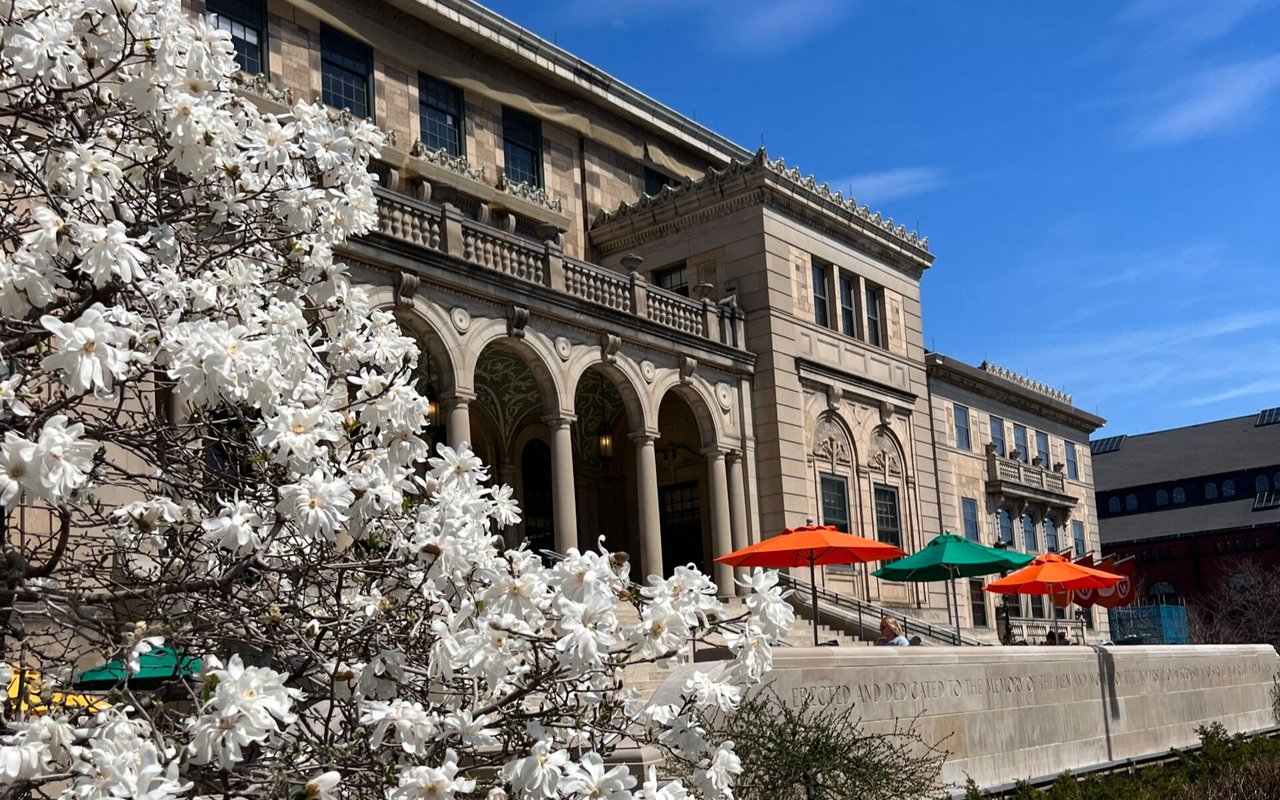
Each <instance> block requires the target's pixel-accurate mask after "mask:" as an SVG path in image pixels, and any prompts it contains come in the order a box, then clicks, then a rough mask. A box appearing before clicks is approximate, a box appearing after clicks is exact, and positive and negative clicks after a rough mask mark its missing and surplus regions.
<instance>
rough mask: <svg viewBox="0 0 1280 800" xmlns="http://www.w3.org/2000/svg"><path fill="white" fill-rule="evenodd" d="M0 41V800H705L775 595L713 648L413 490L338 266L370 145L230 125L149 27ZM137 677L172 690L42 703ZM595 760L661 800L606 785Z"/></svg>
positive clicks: (145, 2) (459, 471)
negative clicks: (23, 685)
mask: <svg viewBox="0 0 1280 800" xmlns="http://www.w3.org/2000/svg"><path fill="white" fill-rule="evenodd" d="M0 17H3V23H4V41H3V50H2V51H0V94H2V96H3V101H2V102H3V109H2V110H0V125H3V130H2V131H0V154H2V155H0V165H2V166H0V194H2V199H0V215H2V216H0V337H2V342H0V344H2V347H3V351H2V356H3V361H2V362H0V370H2V371H0V380H2V382H0V427H2V430H3V444H2V445H0V462H2V463H0V504H2V505H3V512H4V518H5V521H6V527H5V535H4V538H3V548H4V549H3V558H2V559H0V633H3V635H4V637H5V639H4V646H5V661H7V662H8V664H9V665H10V668H13V667H16V666H17V665H18V664H19V663H21V665H22V667H23V668H24V669H26V668H31V669H38V670H39V673H40V675H41V676H42V678H43V680H44V683H45V691H44V693H43V694H44V697H43V701H36V700H33V701H32V702H29V703H28V702H26V699H25V697H23V698H20V699H18V700H15V701H13V702H10V703H9V708H8V710H7V712H6V715H7V719H6V720H5V721H4V731H3V733H2V734H0V796H5V795H8V796H36V797H43V796H55V795H57V796H62V797H67V798H79V799H80V800H92V799H94V798H107V797H130V798H150V799H151V800H162V799H163V798H172V797H183V796H185V797H287V796H305V797H309V798H326V797H353V798H356V797H359V798H364V797H390V798H396V800H399V799H400V798H405V799H406V800H407V799H408V798H419V797H421V798H448V797H486V796H487V797H490V798H501V797H507V796H510V797H518V798H526V797H527V798H555V797H566V798H572V797H584V798H585V797H592V798H630V797H646V798H680V797H685V796H702V797H729V796H731V794H732V788H731V787H732V779H733V776H734V774H735V773H737V772H738V771H739V765H738V762H737V759H736V757H735V755H734V752H733V746H732V744H731V743H719V744H717V745H716V746H715V747H714V748H713V747H709V746H708V745H707V744H706V741H705V738H704V732H703V730H702V729H701V728H700V727H699V725H698V724H697V722H696V720H697V719H698V718H699V717H698V714H700V713H705V712H706V711H707V710H708V709H720V710H729V709H732V708H733V707H734V706H735V705H736V704H737V703H738V701H739V698H740V696H741V693H742V691H743V689H744V688H745V687H747V686H748V685H750V684H751V683H753V682H755V681H758V680H759V679H760V676H761V675H762V673H763V672H764V671H766V670H767V669H768V667H769V663H770V650H769V644H768V643H769V640H770V639H771V638H773V637H777V636H780V635H781V634H782V633H783V632H784V630H785V628H786V626H787V624H788V623H789V622H790V621H791V612H790V609H789V607H788V606H787V605H786V603H785V602H784V599H783V597H782V596H781V593H780V592H779V591H778V589H777V587H776V586H775V583H774V578H773V576H772V575H771V574H764V573H756V574H755V575H753V576H751V577H750V579H749V580H748V581H747V583H748V584H749V586H748V587H747V588H749V589H750V592H749V595H748V599H747V603H746V609H747V610H746V611H745V612H744V613H743V614H742V615H741V618H740V619H737V620H727V619H726V615H725V610H724V608H723V607H722V606H721V605H720V603H719V602H718V601H717V600H716V597H715V594H716V590H715V587H714V586H713V585H712V584H711V583H710V582H709V581H708V580H707V579H706V578H705V577H703V576H702V575H700V574H698V573H696V572H694V571H693V570H688V569H681V570H677V572H676V574H675V576H674V577H673V578H670V579H666V580H662V579H659V578H649V579H648V583H647V585H646V586H644V587H643V588H640V589H637V588H634V587H633V585H632V584H630V583H629V582H628V580H627V577H626V574H625V568H623V567H620V566H619V564H620V563H622V560H621V559H614V558H612V557H611V556H610V555H609V554H608V553H605V552H577V551H573V552H570V553H569V554H568V557H567V558H566V559H565V560H563V561H561V562H559V563H556V564H554V565H553V566H550V567H548V566H546V565H544V564H543V562H542V561H541V560H540V558H539V557H538V556H537V555H535V554H533V553H531V552H529V551H527V550H525V549H507V548H505V547H504V545H503V543H502V539H501V537H499V536H497V535H496V533H497V532H498V531H499V530H500V529H501V528H503V527H506V526H510V525H512V524H514V523H515V522H516V521H517V518H518V509H517V507H516V504H515V503H514V502H513V500H512V496H511V491H510V490H509V489H507V488H506V487H495V486H491V485H490V484H489V482H488V475H487V473H486V471H485V468H484V467H483V466H482V465H481V463H480V462H479V461H478V460H477V459H476V458H475V457H474V456H473V455H472V454H471V453H470V452H468V451H467V450H466V448H462V449H461V450H458V451H454V450H451V449H449V448H445V447H440V448H438V450H437V452H436V454H435V456H434V457H431V456H432V454H431V453H429V452H428V446H427V444H426V442H425V441H424V439H423V438H422V436H423V430H424V427H425V423H426V420H425V414H426V408H427V401H426V399H425V398H424V396H423V395H422V394H421V393H420V392H419V391H418V390H417V388H416V384H415V379H414V375H415V368H416V362H417V359H418V358H419V355H418V352H417V349H416V347H415V344H414V342H413V340H412V339H410V338H408V337H406V336H405V335H403V334H402V333H401V331H400V330H399V329H398V327H397V325H396V323H395V321H394V318H393V316H392V315H391V314H390V313H389V312H386V311H381V310H376V309H374V308H372V307H371V305H370V302H369V299H368V298H367V297H366V295H365V294H364V293H363V292H362V291H361V290H360V289H358V288H356V287H353V286H352V285H351V284H350V283H349V282H348V281H347V279H346V278H345V276H344V272H343V268H342V265H341V264H340V263H339V262H337V261H335V259H334V255H333V248H334V247H335V246H336V245H338V244H339V243H340V242H341V241H342V240H343V239H344V238H345V237H348V236H352V235H358V234H361V233H364V232H366V231H368V230H370V229H371V228H372V227H373V225H374V223H375V211H376V210H375V203H374V196H373V192H372V186H373V179H372V178H371V176H370V175H369V174H368V172H367V170H366V166H367V162H368V159H369V158H370V156H371V155H374V154H375V153H376V149H377V147H378V145H379V143H380V141H381V138H382V137H381V135H380V134H379V133H378V132H377V131H376V130H375V129H374V128H373V127H371V126H370V125H368V124H366V123H364V122H361V121H351V120H344V119H341V118H338V117H335V116H334V115H331V114H329V113H327V112H326V111H325V109H323V108H320V107H317V106H311V105H308V104H306V103H299V104H297V105H296V106H294V107H293V108H291V109H289V111H288V113H287V114H284V115H272V114H267V113H262V112H260V111H259V110H257V108H256V107H255V106H254V105H253V104H252V103H250V102H249V101H247V100H245V99H243V98H241V97H239V96H238V95H237V94H236V93H235V91H234V90H233V85H232V75H233V73H234V71H235V61H234V58H233V51H232V48H231V44H230V41H229V39H228V38H227V37H226V36H225V34H222V33H220V32H218V31H215V30H212V29H210V28H209V27H208V26H207V25H206V24H204V23H203V22H202V21H201V20H198V19H197V20H192V19H189V18H188V17H187V16H186V15H185V14H184V12H183V11H182V9H181V8H180V6H179V3H178V2H177V0H172V2H161V1H160V0H56V1H55V0H6V1H5V2H0ZM624 605H630V606H633V607H634V608H635V611H634V612H633V613H631V614H628V615H623V619H632V620H638V621H637V622H634V623H633V624H626V623H624V622H622V621H620V618H619V611H620V610H621V607H622V606H624ZM730 622H733V623H735V624H734V625H732V626H730V625H729V624H728V623H730ZM712 635H715V636H717V637H718V638H717V640H716V641H718V642H727V644H728V649H729V653H730V654H731V655H730V656H729V658H728V659H727V660H726V661H724V662H722V664H721V665H720V666H719V667H717V669H715V670H713V671H711V672H706V673H699V674H698V676H697V677H695V678H692V679H690V680H689V681H688V683H687V684H686V685H685V686H684V688H683V692H682V695H681V697H680V699H679V700H678V702H675V703H672V704H663V705H659V706H646V704H645V703H644V702H643V698H641V697H639V696H637V694H636V693H635V692H634V691H628V690H627V689H626V687H625V686H624V685H623V681H622V672H623V669H624V667H627V666H629V665H632V664H636V663H642V662H657V661H673V660H678V659H679V658H680V657H681V653H682V652H684V650H683V648H684V647H685V645H686V644H688V643H689V642H690V641H692V640H698V639H705V638H707V637H709V636H712ZM160 646H163V647H167V648H171V649H172V650H173V651H175V653H176V654H177V656H178V657H198V658H200V659H201V662H202V664H203V667H202V669H201V670H200V671H199V672H198V673H197V674H194V675H191V676H189V677H187V678H185V679H183V680H177V681H172V682H169V683H167V684H164V685H162V686H161V687H160V688H159V689H148V690H146V691H143V690H140V689H137V688H134V686H133V684H128V683H121V684H120V685H118V686H117V688H116V689H114V690H113V691H112V692H111V693H110V694H109V695H107V696H106V697H105V703H104V704H103V705H100V706H97V707H92V708H91V709H88V710H87V709H84V708H81V709H79V710H77V709H75V708H72V707H69V706H71V705H72V704H70V703H67V702H65V699H64V702H62V703H59V702H58V700H57V698H56V697H54V698H52V699H50V698H49V696H48V695H49V692H48V689H49V688H51V687H52V686H54V685H56V684H57V683H59V682H60V681H61V682H66V681H67V680H68V679H69V678H70V676H72V675H73V674H74V673H75V670H76V669H83V668H84V667H86V666H92V665H93V664H94V663H95V662H96V663H102V662H105V661H118V662H119V663H120V664H121V665H122V667H121V669H122V671H124V672H127V673H133V672H135V671H137V670H139V668H140V667H141V666H143V664H144V662H145V661H146V660H147V658H148V656H147V653H148V651H150V650H151V649H152V648H156V647H160ZM22 674H23V675H24V676H25V675H26V673H25V672H23V673H22ZM0 677H5V676H0ZM19 682H21V681H19ZM624 743H625V744H629V745H630V744H637V745H649V746H651V747H653V748H656V752H658V753H659V754H661V755H663V756H664V757H665V758H667V759H669V761H668V763H669V764H675V763H683V764H685V765H687V768H685V769H681V770H680V772H681V773H682V774H685V775H687V776H688V777H687V778H686V781H685V783H684V784H681V783H679V782H675V781H668V780H666V779H665V778H664V776H663V775H662V774H655V773H653V772H650V774H649V775H648V780H647V781H645V780H641V781H639V782H638V781H637V780H635V779H633V778H632V777H631V775H630V774H629V773H628V772H627V771H626V770H625V769H623V768H622V767H618V766H613V765H611V764H608V763H606V758H607V757H608V755H609V754H610V753H611V752H612V751H613V750H615V749H616V748H617V747H618V746H619V745H620V744H624Z"/></svg>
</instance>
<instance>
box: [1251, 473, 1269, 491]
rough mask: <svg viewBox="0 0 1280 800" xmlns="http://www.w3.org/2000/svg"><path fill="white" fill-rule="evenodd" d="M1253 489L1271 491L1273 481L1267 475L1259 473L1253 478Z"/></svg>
mask: <svg viewBox="0 0 1280 800" xmlns="http://www.w3.org/2000/svg"><path fill="white" fill-rule="evenodd" d="M1253 490H1254V491H1255V492H1269V491H1271V482H1270V481H1268V480H1267V476H1266V475H1259V476H1258V477H1256V478H1254V479H1253Z"/></svg>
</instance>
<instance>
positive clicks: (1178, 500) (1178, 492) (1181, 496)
mask: <svg viewBox="0 0 1280 800" xmlns="http://www.w3.org/2000/svg"><path fill="white" fill-rule="evenodd" d="M1185 502H1187V493H1186V492H1185V491H1183V489H1182V487H1181V486H1176V487H1174V490H1173V503H1174V505H1181V504H1182V503H1185Z"/></svg>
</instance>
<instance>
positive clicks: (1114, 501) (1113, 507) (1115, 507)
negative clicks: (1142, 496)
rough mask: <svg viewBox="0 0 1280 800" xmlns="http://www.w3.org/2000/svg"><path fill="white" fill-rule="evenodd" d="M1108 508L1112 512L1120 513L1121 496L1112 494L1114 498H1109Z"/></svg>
mask: <svg viewBox="0 0 1280 800" xmlns="http://www.w3.org/2000/svg"><path fill="white" fill-rule="evenodd" d="M1107 510H1108V511H1110V512H1111V513H1112V514H1119V513H1120V498H1119V497H1115V496H1112V498H1111V499H1110V500H1108V501H1107Z"/></svg>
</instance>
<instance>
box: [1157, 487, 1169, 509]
mask: <svg viewBox="0 0 1280 800" xmlns="http://www.w3.org/2000/svg"><path fill="white" fill-rule="evenodd" d="M1156 505H1157V506H1167V505H1169V492H1168V490H1166V489H1157V490H1156Z"/></svg>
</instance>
